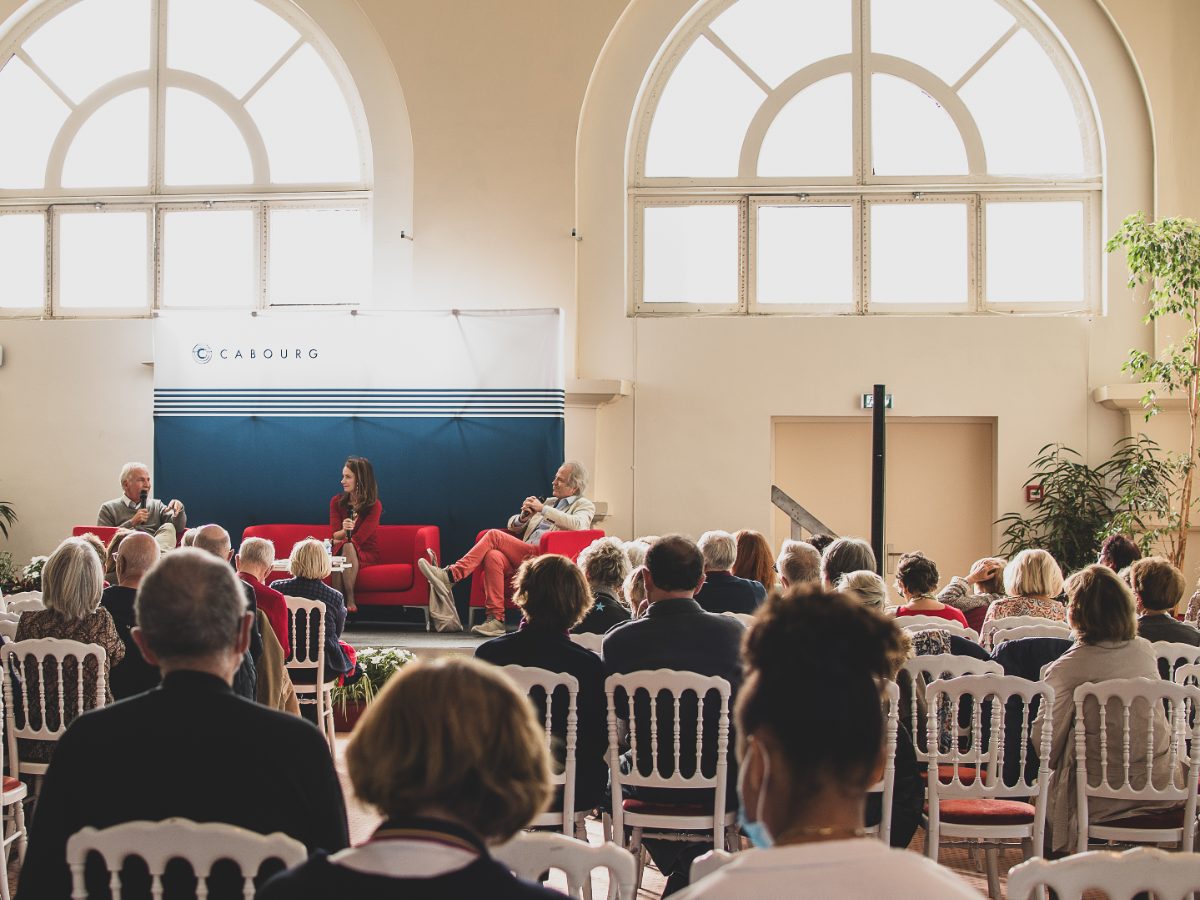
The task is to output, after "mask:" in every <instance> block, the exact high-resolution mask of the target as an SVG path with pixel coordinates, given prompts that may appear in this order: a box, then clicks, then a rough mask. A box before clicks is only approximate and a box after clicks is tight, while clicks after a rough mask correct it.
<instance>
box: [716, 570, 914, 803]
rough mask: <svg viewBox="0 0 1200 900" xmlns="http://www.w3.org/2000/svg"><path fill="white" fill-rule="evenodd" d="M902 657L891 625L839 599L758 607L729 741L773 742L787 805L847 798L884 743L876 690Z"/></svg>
mask: <svg viewBox="0 0 1200 900" xmlns="http://www.w3.org/2000/svg"><path fill="white" fill-rule="evenodd" d="M901 652H902V650H901V636H900V630H899V629H898V628H897V627H896V624H895V622H893V621H892V620H891V619H889V618H886V617H884V616H882V615H880V614H879V613H876V612H873V611H872V610H870V609H867V608H866V607H865V606H863V605H862V604H860V603H855V602H854V601H852V600H850V599H848V598H847V597H844V596H842V595H841V594H832V593H825V592H824V591H821V590H819V589H816V588H813V587H809V586H800V587H796V588H792V589H790V590H788V591H787V592H786V593H782V594H781V593H778V592H772V593H771V595H770V596H769V597H768V598H767V600H766V602H765V603H764V604H763V605H762V607H761V608H760V609H759V611H758V614H757V617H756V619H755V621H754V625H753V627H752V628H750V629H749V630H748V631H747V632H746V637H745V639H744V641H743V645H742V655H743V659H744V660H745V664H746V668H747V672H748V677H747V680H746V683H745V686H744V687H743V688H742V691H741V693H740V694H739V696H738V701H737V728H738V739H739V740H741V741H744V740H745V739H746V738H747V737H748V736H750V735H752V734H754V733H755V732H757V731H759V730H760V729H768V730H769V731H770V732H771V734H772V735H773V736H774V737H775V738H776V740H777V741H778V742H779V746H780V747H781V749H782V752H783V755H784V758H785V760H786V761H787V765H788V769H789V773H788V775H789V778H790V780H791V782H792V785H793V796H792V797H791V798H789V801H790V802H791V803H793V804H795V803H803V802H804V800H805V799H807V798H809V797H811V796H813V795H814V794H816V793H818V792H819V791H821V790H822V789H824V788H825V787H827V786H829V785H831V784H832V785H835V786H839V787H840V788H841V789H843V790H844V792H845V793H846V794H847V795H854V794H857V793H861V792H864V791H866V789H867V787H869V786H870V783H871V780H872V778H873V776H874V772H875V767H876V766H877V765H878V763H879V758H880V751H881V748H882V747H883V739H884V717H883V707H882V703H881V693H880V690H881V689H880V686H881V683H882V682H883V681H884V680H885V679H887V678H888V677H889V675H890V674H891V671H892V663H891V660H892V659H893V658H894V657H895V656H896V655H897V654H900V653H901ZM800 697H802V698H804V699H803V702H797V698H800Z"/></svg>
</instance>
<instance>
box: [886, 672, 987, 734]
mask: <svg viewBox="0 0 1200 900" xmlns="http://www.w3.org/2000/svg"><path fill="white" fill-rule="evenodd" d="M901 671H902V672H907V673H908V677H909V679H910V681H911V684H912V690H911V691H910V692H909V703H908V733H909V734H910V735H912V739H913V744H914V745H915V746H919V745H920V740H921V738H922V737H923V736H924V734H925V722H924V720H923V719H922V717H921V711H920V702H919V701H921V700H924V699H925V688H926V687H927V686H928V685H929V683H930V682H932V681H936V680H937V679H939V678H957V677H958V676H960V675H987V674H989V673H990V674H993V675H1003V674H1004V667H1003V666H1001V665H1000V663H998V662H993V661H992V660H990V659H976V658H975V657H973V656H955V655H953V654H951V653H934V654H931V655H930V656H915V657H913V658H912V659H906V660H905V661H904V665H903V666H902V667H901ZM943 718H944V720H945V721H946V727H949V723H951V722H953V721H954V716H953V715H946V716H944V717H943Z"/></svg>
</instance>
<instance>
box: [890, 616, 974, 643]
mask: <svg viewBox="0 0 1200 900" xmlns="http://www.w3.org/2000/svg"><path fill="white" fill-rule="evenodd" d="M896 624H897V625H899V626H900V627H901V628H903V629H904V630H905V631H924V630H925V629H927V628H937V629H940V630H942V631H949V632H950V633H951V634H957V635H959V636H960V637H969V638H970V639H971V640H973V641H976V642H978V641H979V635H978V633H976V632H975V630H974V629H971V628H967V627H966V626H965V625H960V624H959V623H958V622H951V621H950V620H949V619H943V618H942V617H941V616H897V617H896Z"/></svg>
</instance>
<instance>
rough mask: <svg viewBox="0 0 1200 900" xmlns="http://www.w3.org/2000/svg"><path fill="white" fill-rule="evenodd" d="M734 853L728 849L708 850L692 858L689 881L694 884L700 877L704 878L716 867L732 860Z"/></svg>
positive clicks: (727, 863)
mask: <svg viewBox="0 0 1200 900" xmlns="http://www.w3.org/2000/svg"><path fill="white" fill-rule="evenodd" d="M733 857H734V854H733V853H730V852H729V851H728V850H709V851H708V852H707V853H704V854H702V855H700V856H697V857H696V858H695V859H694V860H692V868H691V870H690V872H691V879H690V881H691V883H692V884H695V883H696V882H697V881H699V880H700V879H701V878H706V877H708V876H709V875H711V874H712V873H713V872H716V871H717V870H718V869H723V868H724V867H725V866H727V865H729V864H730V863H731V862H733Z"/></svg>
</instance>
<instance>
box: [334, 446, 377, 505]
mask: <svg viewBox="0 0 1200 900" xmlns="http://www.w3.org/2000/svg"><path fill="white" fill-rule="evenodd" d="M346 468H347V469H349V470H350V474H351V475H353V476H354V492H355V493H356V494H358V505H357V506H353V505H352V500H351V497H350V495H349V494H342V512H343V513H345V514H346V515H349V514H350V513H351V512H354V513H356V514H358V515H360V516H361V515H362V514H363V513H365V512H367V511H368V510H370V509H371V507H372V506H374V505H375V503H376V501H378V500H379V488H377V487H376V486H375V470H374V469H373V468H371V461H370V460H369V459H367V458H366V457H365V456H348V457H346Z"/></svg>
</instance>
